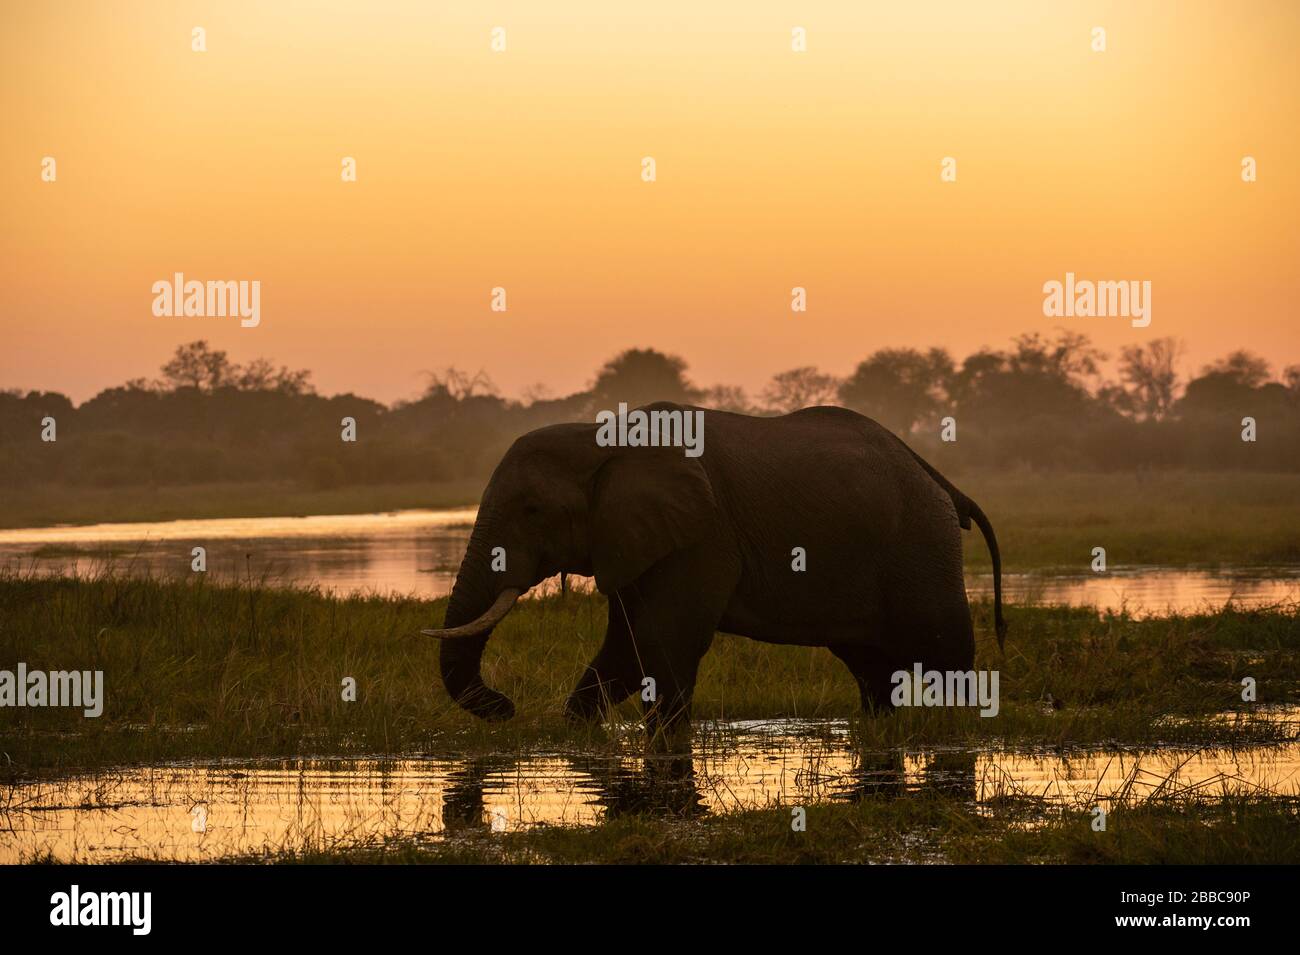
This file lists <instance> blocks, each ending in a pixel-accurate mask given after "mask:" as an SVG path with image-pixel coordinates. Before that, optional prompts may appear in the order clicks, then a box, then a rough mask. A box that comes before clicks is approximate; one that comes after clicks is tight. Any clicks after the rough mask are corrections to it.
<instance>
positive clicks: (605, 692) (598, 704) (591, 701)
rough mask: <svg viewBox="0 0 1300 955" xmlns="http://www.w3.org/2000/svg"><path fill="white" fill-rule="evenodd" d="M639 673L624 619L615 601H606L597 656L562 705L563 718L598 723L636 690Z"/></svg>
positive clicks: (634, 650)
mask: <svg viewBox="0 0 1300 955" xmlns="http://www.w3.org/2000/svg"><path fill="white" fill-rule="evenodd" d="M639 674H640V669H639V667H638V666H637V662H636V648H635V647H634V646H633V645H632V632H631V630H629V629H628V624H627V617H626V616H625V615H624V614H623V612H622V610H621V608H620V607H619V605H618V598H617V597H612V598H610V601H609V623H608V625H607V626H606V628H605V642H604V644H602V646H601V648H600V652H598V653H597V654H596V656H595V657H594V658H593V659H592V661H591V662H590V663H588V664H587V669H586V670H584V671H583V674H582V677H581V678H580V679H579V680H578V685H577V686H576V687H574V688H573V692H572V693H571V694H570V695H569V699H568V701H567V702H566V703H565V704H564V712H565V715H566V716H568V717H569V719H571V720H574V721H575V722H577V721H581V722H590V721H592V720H598V719H601V718H603V717H604V716H605V714H606V713H608V712H609V709H610V707H612V706H617V705H618V704H619V703H621V702H623V700H625V699H627V698H628V696H629V695H630V694H631V693H632V691H633V690H634V689H635V688H636V686H637V682H638V680H639Z"/></svg>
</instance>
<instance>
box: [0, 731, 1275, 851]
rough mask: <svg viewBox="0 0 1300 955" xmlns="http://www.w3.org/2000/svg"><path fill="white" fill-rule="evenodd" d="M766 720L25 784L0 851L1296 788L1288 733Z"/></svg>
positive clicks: (12, 791)
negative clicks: (1192, 738)
mask: <svg viewBox="0 0 1300 955" xmlns="http://www.w3.org/2000/svg"><path fill="white" fill-rule="evenodd" d="M811 725H812V724H810V726H811ZM828 725H832V724H821V727H820V728H821V729H822V730H823V731H824V730H825V729H826V728H827V726H828ZM780 726H781V727H782V729H780V731H778V732H775V733H773V732H761V731H755V729H754V727H752V726H750V727H746V728H745V729H743V730H742V731H741V732H738V733H736V734H735V735H734V736H732V737H731V738H729V739H728V740H727V741H726V745H718V744H717V743H716V742H714V743H710V744H709V745H707V746H705V747H700V748H698V749H697V751H696V753H695V754H694V755H692V756H690V757H676V758H669V757H664V758H655V759H646V758H642V757H634V756H621V757H618V756H614V757H611V756H604V755H601V756H597V755H534V756H526V757H522V758H514V757H490V758H484V759H473V760H466V759H374V758H370V759H356V760H321V759H302V760H297V759H295V760H278V761H262V762H259V763H254V764H245V765H235V764H229V765H224V764H223V765H212V764H208V765H191V766H161V767H144V768H136V769H127V770H121V771H116V772H112V773H105V774H100V775H94V776H85V777H76V778H71V779H65V780H58V781H53V782H37V783H25V784H22V785H19V786H15V787H11V788H9V789H8V790H6V791H4V792H3V793H2V794H0V863H13V862H19V861H23V860H25V859H31V858H33V857H37V856H40V855H43V854H45V853H49V854H52V855H53V856H54V857H55V858H56V859H60V860H64V861H71V860H78V861H87V862H104V861H112V860H117V859H124V858H133V857H138V858H148V859H160V860H184V861H202V860H215V859H220V858H223V857H228V856H232V855H250V854H251V855H260V854H267V855H269V854H273V853H275V852H276V851H278V850H298V851H300V850H303V849H312V848H327V847H331V846H349V845H358V844H373V843H377V842H381V841H383V840H387V839H401V840H415V841H419V840H421V839H437V838H445V837H446V835H447V834H448V833H455V832H458V831H466V830H479V831H483V832H508V831H515V830H519V829H523V828H527V827H530V826H536V825H541V824H546V825H561V826H593V825H599V824H601V823H602V822H603V821H605V820H607V819H609V818H612V817H613V816H616V815H620V814H628V813H653V814H657V815H666V816H677V817H682V818H690V817H692V816H698V815H702V814H708V813H715V814H716V813H726V812H735V811H739V810H758V809H764V808H772V809H777V808H779V807H790V806H807V805H811V804H815V803H819V802H826V801H830V800H844V799H867V798H911V797H915V796H917V795H920V794H923V793H926V792H934V793H941V794H943V795H944V796H946V797H948V798H955V799H960V800H965V801H967V802H970V803H974V804H975V805H977V806H979V807H980V808H981V809H983V810H984V811H988V812H996V811H997V809H998V807H999V806H1000V805H1004V804H1006V801H1007V800H1008V799H1020V800H1027V801H1028V804H1029V805H1031V806H1032V805H1036V806H1038V807H1040V808H1042V807H1045V806H1067V807H1073V808H1078V807H1086V806H1091V805H1094V804H1097V803H1098V802H1100V803H1101V804H1102V805H1106V804H1108V802H1109V801H1111V800H1113V799H1115V798H1117V797H1120V798H1126V799H1129V800H1134V799H1137V800H1141V799H1146V798H1159V797H1168V796H1173V797H1177V798H1196V799H1214V798H1220V797H1222V796H1223V795H1225V794H1226V793H1244V792H1251V791H1255V790H1258V789H1260V788H1263V789H1267V790H1269V791H1271V792H1274V793H1280V794H1290V795H1300V744H1297V743H1290V744H1286V745H1283V746H1276V747H1261V748H1258V749H1251V750H1239V751H1236V752H1231V751H1218V752H1201V753H1189V752H1186V751H1182V752H1175V751H1170V750H1158V751H1154V752H1151V753H1147V754H1143V755H1132V754H1107V753H1088V754H1084V755H1077V756H1072V757H1068V758H1065V757H1059V756H1032V755H1015V754H1003V753H975V752H964V751H955V750H953V751H936V752H922V753H907V754H903V753H880V754H867V755H864V754H860V753H855V752H853V751H852V749H851V747H850V744H849V742H848V740H847V737H846V736H844V735H843V734H840V735H838V736H832V737H831V738H826V737H825V736H810V735H806V734H801V733H797V732H791V731H789V729H788V727H789V724H780ZM1094 794H1095V796H1094Z"/></svg>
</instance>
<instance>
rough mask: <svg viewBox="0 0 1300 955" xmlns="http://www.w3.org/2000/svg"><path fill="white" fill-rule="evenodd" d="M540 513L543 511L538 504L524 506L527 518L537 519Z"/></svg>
mask: <svg viewBox="0 0 1300 955" xmlns="http://www.w3.org/2000/svg"><path fill="white" fill-rule="evenodd" d="M540 513H542V509H541V508H540V507H538V506H537V505H536V504H525V505H524V516H525V517H536V516H537V515H538V514H540Z"/></svg>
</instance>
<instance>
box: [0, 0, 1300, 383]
mask: <svg viewBox="0 0 1300 955" xmlns="http://www.w3.org/2000/svg"><path fill="white" fill-rule="evenodd" d="M895 7H905V8H906V9H905V10H898V9H895ZM981 8H983V9H981ZM0 17H2V18H3V20H2V29H0V72H2V74H3V86H2V88H0V106H2V116H3V123H4V135H3V140H2V150H0V183H2V185H0V188H2V189H3V202H2V203H0V220H2V221H3V230H2V232H0V253H2V254H0V280H2V283H3V284H2V287H0V295H2V298H0V321H3V330H4V335H3V342H4V345H3V348H0V387H20V388H24V389H26V388H50V389H56V390H60V391H63V392H65V393H68V394H69V395H71V396H72V397H74V398H75V399H76V400H84V399H85V398H87V397H89V396H91V395H92V394H94V393H95V392H96V391H98V390H99V389H101V388H103V387H105V386H108V385H112V384H118V383H120V382H122V381H124V380H126V379H128V378H132V377H136V376H152V375H154V374H155V373H156V371H157V369H158V366H159V365H160V364H162V362H163V361H164V360H165V359H166V358H167V356H168V355H169V354H170V353H171V351H172V350H173V349H174V348H175V346H176V345H177V344H179V343H181V342H185V341H190V340H193V339H195V338H207V339H208V340H209V341H210V342H212V343H213V344H214V345H215V346H217V347H220V348H224V349H226V350H228V351H229V353H230V355H231V357H232V358H233V359H235V360H239V361H243V360H247V359H249V358H252V357H256V356H267V357H269V358H272V359H273V360H275V361H276V362H278V363H285V364H289V365H291V366H294V367H308V368H311V369H313V371H314V372H315V381H316V383H317V385H318V387H319V388H320V390H322V391H323V392H326V393H331V392H334V391H341V390H355V391H357V392H359V393H361V394H365V395H369V396H372V397H376V398H379V399H381V400H392V399H394V398H400V397H407V396H410V395H413V394H414V393H416V392H417V391H418V390H419V387H420V385H421V382H422V377H421V374H420V373H421V372H422V371H424V370H428V369H436V368H442V367H445V366H447V365H449V364H454V365H457V366H460V367H462V368H466V369H469V370H475V369H478V368H480V367H481V368H484V369H486V370H487V371H488V372H489V373H490V374H491V375H492V377H493V378H494V379H495V380H496V382H497V383H498V384H499V385H500V386H501V388H502V390H503V391H504V392H505V393H507V394H512V395H517V394H518V393H519V392H520V391H521V390H522V389H523V388H525V387H526V386H528V385H530V384H532V383H534V382H544V383H546V384H547V385H549V386H550V388H551V390H552V392H553V393H555V394H563V393H566V392H567V391H570V390H574V389H576V388H579V387H582V386H584V385H585V384H587V383H588V382H589V380H590V378H591V376H592V373H593V372H594V370H595V368H596V366H597V365H598V364H599V363H600V362H601V361H603V360H604V359H606V358H608V357H610V356H611V355H612V354H613V353H615V352H616V351H618V350H620V349H622V348H625V347H629V346H633V345H636V346H651V347H655V348H660V349H663V350H666V351H671V352H675V353H678V354H681V355H682V356H683V357H685V358H686V359H687V360H688V361H689V363H690V365H691V375H692V377H693V378H694V380H696V381H697V382H700V383H702V384H713V383H732V384H741V385H744V386H746V387H747V388H749V389H751V391H752V390H757V389H758V388H759V387H761V385H762V383H763V382H764V381H765V380H766V379H767V378H768V377H769V376H770V375H771V374H772V373H774V372H776V371H780V370H782V369H785V368H789V367H793V366H796V365H802V364H816V365H819V366H821V367H822V368H823V369H825V370H827V371H831V372H834V373H836V374H844V373H847V372H848V371H849V370H851V368H852V366H853V365H854V364H855V363H856V362H857V361H858V360H859V359H861V358H862V357H864V356H865V355H866V354H868V353H870V352H871V351H873V350H875V349H877V348H880V347H884V346H897V345H921V346H930V345H942V346H945V347H947V348H949V349H950V350H951V351H952V352H953V353H954V354H955V355H957V356H958V357H961V356H964V355H965V354H967V353H968V352H970V351H972V350H974V349H975V348H978V347H979V346H981V345H985V344H988V345H994V346H1003V345H1005V344H1006V343H1007V341H1008V339H1009V338H1010V337H1011V336H1012V335H1015V334H1017V333H1020V332H1024V331H1032V330H1040V331H1051V329H1052V328H1053V327H1054V326H1056V325H1066V326H1067V327H1069V328H1071V329H1074V330H1078V331H1084V332H1087V333H1089V334H1091V335H1092V336H1093V337H1094V339H1095V340H1096V341H1097V342H1098V343H1099V344H1101V345H1102V346H1103V347H1105V348H1107V349H1108V350H1110V351H1112V352H1114V351H1116V350H1117V349H1118V348H1119V347H1120V346H1122V345H1124V344H1127V343H1131V342H1141V341H1145V340H1149V339H1150V338H1153V337H1157V336H1162V335H1175V336H1178V337H1180V338H1182V339H1184V340H1185V341H1186V343H1187V345H1188V356H1187V360H1186V367H1187V368H1194V367H1198V366H1199V365H1200V364H1202V363H1203V362H1204V361H1206V360H1209V359H1211V358H1213V357H1216V356H1218V355H1219V354H1222V353H1223V352H1225V351H1227V350H1229V349H1232V348H1238V347H1245V348H1249V349H1252V350H1254V351H1257V352H1260V353H1262V354H1264V355H1265V356H1266V357H1268V358H1269V359H1270V360H1271V361H1272V362H1273V363H1274V366H1275V368H1277V367H1279V366H1281V365H1286V364H1291V363H1294V362H1298V361H1300V341H1298V340H1297V339H1298V335H1297V332H1296V330H1295V329H1296V318H1297V316H1296V305H1295V303H1296V301H1297V292H1298V291H1300V288H1298V286H1300V278H1298V276H1297V262H1298V261H1300V226H1298V224H1297V223H1298V220H1300V215H1298V213H1300V189H1298V188H1297V171H1298V170H1300V149H1298V148H1297V147H1298V146H1300V131H1298V130H1300V66H1298V65H1297V64H1298V63H1300V57H1297V55H1296V53H1295V49H1296V42H1297V40H1298V39H1300V4H1297V3H1293V2H1285V0H1282V2H1241V3H1236V2H1233V3H1229V2H1226V0H1225V2H1215V3H1204V2H1154V3H1153V2H1137V3H1134V2H1125V3H1114V4H1109V3H1057V2H1046V0H1043V2H1026V3H1009V2H1008V3H1001V2H996V3H988V4H974V3H967V2H936V3H915V4H913V3H908V4H867V3H859V2H845V3H813V4H808V3H794V2H790V3H765V2H761V0H758V2H756V0H746V2H738V3H699V2H694V0H693V2H676V0H660V2H656V3H654V4H638V5H632V4H618V3H608V2H591V3H577V2H563V0H557V2H549V3H545V4H539V3H536V2H532V3H528V2H521V3H494V4H478V3H464V4H445V3H429V2H421V3H415V2H410V3H405V2H403V3H397V2H390V3H383V2H379V3H375V2H366V3H321V2H314V3H305V2H304V3H287V2H286V3H269V2H268V3H252V2H248V3H245V2H222V3H184V2H168V3H163V2H149V3H145V2H131V0H123V2H120V3H99V2H84V3H63V2H58V0H54V2H49V3H40V4H25V5H21V6H19V5H16V4H10V5H7V6H6V7H5V8H4V12H3V13H2V14H0ZM195 26H202V27H204V28H205V29H206V31H207V47H208V50H207V52H205V53H195V52H192V51H191V48H190V46H191V33H190V31H191V29H192V28H193V27H195ZM494 26H503V27H505V29H506V41H507V49H506V51H505V52H504V53H494V52H492V51H491V49H490V47H489V42H490V30H491V29H492V27H494ZM794 26H802V27H804V28H806V30H807V32H808V52H806V53H801V54H796V53H794V52H792V51H791V49H790V31H791V28H792V27H794ZM1094 26H1102V27H1105V28H1106V31H1107V46H1108V49H1107V50H1106V52H1104V53H1094V52H1092V50H1091V49H1090V39H1091V38H1090V31H1091V29H1092V28H1093V27H1094ZM1247 155H1250V156H1254V157H1255V158H1256V159H1257V161H1258V169H1259V181H1257V182H1255V183H1251V184H1246V183H1243V182H1242V181H1241V177H1240V168H1241V166H1240V164H1241V159H1242V157H1243V156H1247ZM45 156H52V157H54V158H55V159H56V161H57V173H58V179H57V181H56V182H54V183H47V182H42V181H41V175H40V174H41V162H42V158H43V157H45ZM344 156H353V157H355V158H356V160H357V169H358V181H357V182H356V183H344V182H342V181H341V180H340V161H341V158H342V157H344ZM643 156H653V157H654V158H655V160H656V162H657V169H658V181H657V182H654V183H649V184H648V183H645V182H642V181H641V178H640V171H641V166H640V163H641V158H642V157H643ZM945 156H952V157H955V158H956V160H957V171H958V176H957V181H956V182H955V183H944V182H941V181H940V178H939V168H940V161H941V159H942V158H943V157H945ZM177 271H180V272H184V273H185V274H186V276H187V277H189V278H195V279H200V280H207V279H222V280H227V279H234V280H238V279H249V280H252V279H256V280H259V281H260V282H261V284H262V293H261V294H262V317H261V324H260V325H259V326H258V327H256V328H241V327H240V323H239V321H238V319H237V318H157V317H155V316H154V315H153V313H152V310H151V305H152V301H153V295H152V292H151V286H152V284H153V283H154V282H155V281H158V280H160V279H170V277H171V276H172V274H173V273H174V272H177ZM1067 271H1073V272H1075V273H1076V274H1077V275H1078V276H1079V277H1080V278H1092V279H1106V280H1122V279H1136V280H1149V281H1150V282H1151V283H1152V307H1153V312H1152V322H1151V325H1150V326H1149V327H1148V328H1145V329H1138V328H1132V327H1130V325H1129V322H1128V321H1127V320H1126V319H1122V318H1072V319H1048V318H1045V317H1043V314H1042V301H1043V293H1042V286H1043V283H1044V282H1046V281H1048V280H1050V279H1053V278H1055V279H1057V280H1060V279H1062V278H1063V277H1064V275H1065V273H1066V272H1067ZM797 285H798V286H804V287H806V288H807V289H808V303H809V308H808V312H807V313H805V314H796V313H792V312H791V310H790V305H789V303H790V289H791V288H792V287H793V286H797ZM493 286H504V287H505V288H506V289H507V294H508V301H509V310H508V311H507V312H506V313H504V314H502V313H495V312H492V311H490V310H489V307H488V305H489V297H490V291H491V289H492V287H493Z"/></svg>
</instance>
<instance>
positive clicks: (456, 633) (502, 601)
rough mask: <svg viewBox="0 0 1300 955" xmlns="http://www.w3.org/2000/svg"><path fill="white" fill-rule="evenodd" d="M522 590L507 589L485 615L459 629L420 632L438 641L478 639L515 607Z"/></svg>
mask: <svg viewBox="0 0 1300 955" xmlns="http://www.w3.org/2000/svg"><path fill="white" fill-rule="evenodd" d="M522 593H523V591H522V590H516V589H515V588H514V587H507V588H506V589H505V590H503V591H501V593H500V594H499V595H498V596H497V599H496V601H495V602H494V603H493V604H492V606H491V607H489V608H488V609H487V613H485V614H483V616H481V617H479V618H478V619H477V620H472V621H470V622H469V623H467V624H465V625H463V626H460V627H451V628H449V629H447V630H421V631H420V632H421V633H422V634H424V635H425V636H429V637H437V638H438V639H439V640H454V639H456V638H458V637H478V636H481V635H483V634H485V633H487V632H488V631H489V630H491V629H492V628H493V627H495V626H496V625H497V624H498V623H500V622H501V618H502V617H504V616H505V615H506V614H508V613H509V612H510V608H511V607H513V606H514V605H515V601H516V600H518V599H519V595H520V594H522Z"/></svg>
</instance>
